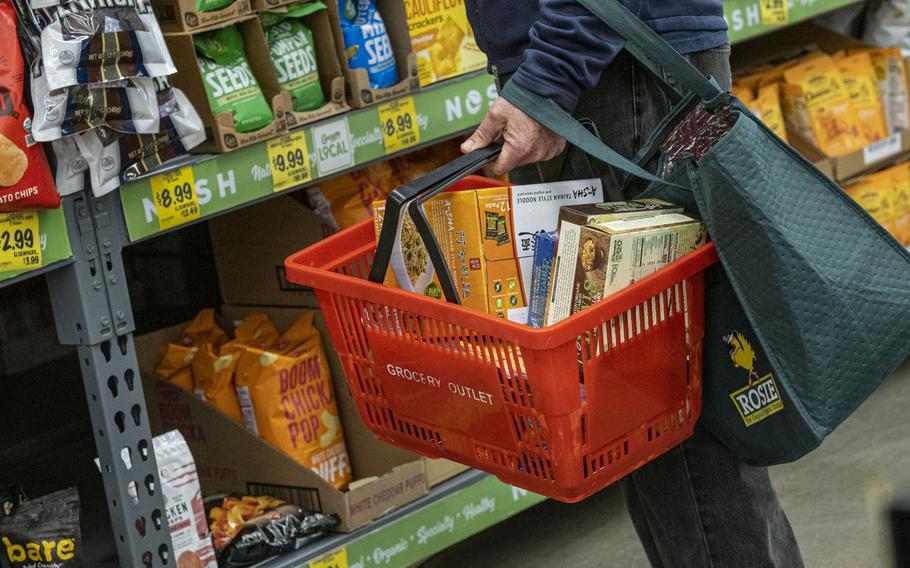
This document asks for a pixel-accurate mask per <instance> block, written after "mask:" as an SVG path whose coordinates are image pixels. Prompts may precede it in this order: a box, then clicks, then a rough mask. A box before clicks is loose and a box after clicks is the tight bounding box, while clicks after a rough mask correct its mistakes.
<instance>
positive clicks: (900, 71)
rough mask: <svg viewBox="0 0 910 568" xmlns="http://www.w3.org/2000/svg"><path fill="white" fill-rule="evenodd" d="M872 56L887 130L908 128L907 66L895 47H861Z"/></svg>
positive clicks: (909, 102) (909, 126) (909, 123)
mask: <svg viewBox="0 0 910 568" xmlns="http://www.w3.org/2000/svg"><path fill="white" fill-rule="evenodd" d="M860 51H861V52H866V53H868V54H869V56H870V57H871V58H872V66H873V67H874V68H875V75H876V77H878V81H879V88H880V89H881V93H882V101H883V104H884V108H885V119H886V122H887V124H888V131H889V132H897V131H898V130H906V129H908V128H910V94H908V91H907V89H908V87H907V67H906V65H905V64H904V59H903V57H902V56H901V51H900V50H899V49H897V48H889V47H885V48H878V49H862V50H860Z"/></svg>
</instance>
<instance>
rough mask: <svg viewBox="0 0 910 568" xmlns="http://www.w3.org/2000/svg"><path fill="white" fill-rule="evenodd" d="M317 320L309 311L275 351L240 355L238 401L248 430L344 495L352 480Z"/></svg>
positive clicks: (252, 350)
mask: <svg viewBox="0 0 910 568" xmlns="http://www.w3.org/2000/svg"><path fill="white" fill-rule="evenodd" d="M313 318H314V313H313V312H305V313H304V314H303V315H302V316H301V317H300V318H299V319H298V320H297V321H296V322H295V323H294V325H293V326H291V328H290V329H289V330H288V331H287V332H286V333H285V334H284V335H283V336H281V337H280V338H279V339H278V340H277V342H276V349H274V350H266V349H258V348H255V347H244V348H243V349H242V350H241V351H240V358H239V360H238V361H237V368H236V371H235V383H236V386H237V397H238V399H239V400H240V407H241V411H242V413H243V419H244V422H245V423H246V426H247V429H249V430H250V431H253V432H255V433H257V434H258V435H259V436H260V437H261V438H262V439H263V440H265V441H266V442H268V443H270V444H272V445H273V446H275V447H276V448H278V449H280V450H282V451H283V452H285V453H286V454H287V455H289V456H290V457H292V458H294V459H295V460H297V461H298V462H300V463H301V464H303V465H304V466H305V467H308V468H310V469H311V470H313V471H314V472H315V473H316V474H318V475H319V476H320V477H322V478H323V479H325V480H326V481H327V482H329V483H331V484H332V485H333V486H334V487H336V488H337V489H340V490H341V489H344V488H345V487H346V486H347V484H348V483H349V482H350V481H351V466H350V462H349V460H348V454H347V449H346V447H345V442H344V433H343V431H342V428H341V420H340V419H339V417H338V406H337V404H336V401H335V393H334V391H333V389H332V381H331V377H330V375H329V365H328V361H327V360H326V356H325V349H324V347H323V345H322V339H321V338H320V336H319V331H318V330H317V329H316V328H315V326H314V325H313ZM282 346H283V347H282Z"/></svg>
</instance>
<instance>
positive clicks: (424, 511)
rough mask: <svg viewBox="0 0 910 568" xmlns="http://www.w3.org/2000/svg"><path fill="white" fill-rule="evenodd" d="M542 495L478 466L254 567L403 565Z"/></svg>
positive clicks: (399, 567)
mask: <svg viewBox="0 0 910 568" xmlns="http://www.w3.org/2000/svg"><path fill="white" fill-rule="evenodd" d="M544 500H545V498H544V497H542V496H540V495H536V494H534V493H529V492H527V491H525V490H523V489H516V488H514V487H512V486H510V485H506V484H505V483H502V482H501V481H499V480H498V479H496V478H495V477H493V476H491V475H488V474H486V473H483V472H481V471H477V470H469V471H466V472H464V473H462V474H460V475H458V476H456V477H454V478H452V479H450V480H448V481H446V482H444V483H442V484H440V485H438V486H436V487H435V488H433V489H432V490H431V491H430V494H429V495H427V496H426V497H423V498H422V499H419V500H417V501H414V502H413V503H410V504H409V505H406V506H404V507H401V508H400V509H396V510H395V511H392V512H391V513H389V514H388V515H386V516H385V517H382V518H381V519H379V520H377V521H376V522H374V523H373V524H371V525H368V526H366V527H363V528H362V529H359V530H357V531H354V532H352V533H349V534H335V535H332V536H329V537H327V538H323V539H320V540H318V541H316V542H314V543H312V544H310V545H309V546H305V547H303V548H301V549H300V550H297V551H295V552H292V553H290V554H286V555H284V556H281V557H278V558H275V559H272V560H270V561H268V562H265V563H263V564H261V565H259V568H369V567H382V568H406V567H408V566H411V565H413V564H415V563H417V562H420V561H422V560H424V559H426V558H429V557H430V556H432V555H434V554H436V553H437V552H440V551H442V550H445V549H446V548H448V547H449V546H452V545H453V544H455V543H457V542H460V541H462V540H464V539H466V538H468V537H470V536H472V535H474V534H477V533H479V532H480V531H482V530H484V529H486V528H488V527H490V526H493V525H495V524H497V523H500V522H502V521H504V520H505V519H507V518H509V517H511V516H512V515H515V514H516V513H519V512H521V511H524V510H525V509H528V508H529V507H532V506H534V505H536V504H538V503H541V502H543V501H544Z"/></svg>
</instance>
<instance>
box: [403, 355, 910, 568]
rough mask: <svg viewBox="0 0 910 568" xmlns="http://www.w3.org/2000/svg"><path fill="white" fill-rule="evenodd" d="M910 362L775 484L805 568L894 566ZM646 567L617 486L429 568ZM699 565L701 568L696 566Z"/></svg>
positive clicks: (470, 545) (905, 486)
mask: <svg viewBox="0 0 910 568" xmlns="http://www.w3.org/2000/svg"><path fill="white" fill-rule="evenodd" d="M908 404H910V363H908V364H905V365H904V366H903V367H902V368H901V369H900V370H898V372H897V373H896V374H895V375H894V376H893V377H891V378H890V379H889V380H888V381H887V382H886V383H885V384H884V385H883V386H882V388H880V389H879V390H878V392H876V393H875V394H874V395H873V396H872V397H871V398H870V399H869V400H868V401H867V402H866V403H865V404H864V405H863V406H862V407H861V408H860V409H859V410H858V411H857V412H856V413H855V414H854V415H853V416H852V417H851V418H850V419H849V420H848V421H847V422H846V423H845V424H844V425H843V426H841V427H840V428H839V429H838V430H837V431H836V432H835V433H834V434H833V435H832V436H831V437H830V438H829V439H828V440H827V441H825V443H824V444H823V445H822V447H821V448H820V449H818V450H817V451H815V452H814V453H812V454H811V455H810V456H808V457H807V458H805V459H803V460H801V461H800V462H798V463H796V464H791V465H787V466H779V467H775V468H772V470H771V472H772V473H771V477H772V479H773V482H774V486H775V487H776V488H777V491H778V494H779V495H780V499H781V501H782V503H783V506H784V509H785V510H786V511H787V513H788V515H789V517H790V522H791V523H792V525H793V529H794V531H795V532H796V536H797V538H798V539H799V542H800V546H801V548H802V552H803V557H804V559H805V562H806V566H807V567H809V568H816V567H818V568H827V567H835V566H849V567H851V568H867V567H868V568H888V567H890V566H893V562H892V560H891V554H892V552H891V548H890V543H889V540H888V539H889V532H888V525H887V524H886V518H885V511H886V507H887V505H888V503H889V502H890V499H891V496H892V494H894V493H895V492H897V493H901V492H903V491H910V451H908V450H910V433H908V426H907V424H908V422H907V416H908V414H907V405H908ZM466 566H489V567H496V568H511V567H515V568H518V567H521V568H536V567H547V568H550V567H553V566H567V567H568V566H584V567H588V566H590V567H598V568H600V567H604V568H614V567H615V568H639V567H642V568H645V567H647V566H648V562H647V560H646V558H645V554H644V551H643V550H642V548H641V545H640V544H639V543H638V539H637V537H636V536H635V532H634V530H633V529H632V525H631V523H630V521H629V520H628V516H627V515H626V512H625V509H624V507H623V504H622V498H621V496H620V494H619V491H618V490H616V489H612V488H610V489H607V490H605V491H602V492H601V493H599V494H597V495H595V496H594V497H592V498H590V499H588V500H586V501H583V502H582V503H580V504H576V505H565V504H562V503H555V502H552V501H549V502H545V503H542V504H541V505H538V506H537V507H534V508H532V509H530V510H528V511H525V512H523V513H521V514H519V515H517V516H515V517H513V518H512V519H510V520H508V521H506V522H504V523H501V524H499V525H496V526H494V527H492V528H491V529H489V530H487V531H485V532H483V533H481V534H479V535H476V536H475V537H473V538H471V539H468V540H466V541H464V542H462V543H460V544H458V545H456V546H454V547H452V548H450V549H448V550H446V551H445V552H443V553H441V554H440V555H438V556H436V557H435V558H433V559H432V560H430V561H428V562H426V563H424V564H423V565H421V568H456V567H457V568H462V567H466ZM693 568H694V567H693Z"/></svg>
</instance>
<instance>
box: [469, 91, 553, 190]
mask: <svg viewBox="0 0 910 568" xmlns="http://www.w3.org/2000/svg"><path fill="white" fill-rule="evenodd" d="M500 136H502V139H503V146H502V153H501V154H500V155H499V159H497V160H496V161H495V162H493V163H492V164H491V165H490V168H491V169H492V171H493V173H494V174H495V175H502V174H507V173H509V172H510V171H512V170H513V169H515V168H517V167H518V166H524V165H527V164H533V163H535V162H543V161H546V160H549V159H552V158H555V157H556V156H558V155H559V154H560V153H562V151H563V148H565V147H566V141H565V140H563V139H562V138H561V137H560V136H559V135H558V134H556V133H554V132H553V131H552V130H550V129H548V128H546V127H545V126H543V125H542V124H540V123H539V122H537V121H536V120H534V119H533V118H531V117H530V116H528V115H526V114H525V113H523V112H522V111H521V110H519V109H518V108H516V107H515V106H513V105H512V103H510V102H509V101H507V100H506V99H504V98H502V97H499V98H498V99H496V101H495V102H494V103H493V105H492V106H491V107H490V110H489V111H487V115H486V116H485V117H484V118H483V122H481V123H480V126H478V127H477V130H475V131H474V134H472V135H471V137H470V138H468V139H467V140H466V141H465V143H464V144H462V145H461V151H462V152H464V153H465V154H467V153H468V152H471V151H473V150H479V149H481V148H485V147H486V146H489V145H490V143H491V142H493V141H494V140H496V139H497V138H499V137H500Z"/></svg>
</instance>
